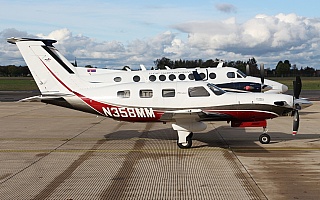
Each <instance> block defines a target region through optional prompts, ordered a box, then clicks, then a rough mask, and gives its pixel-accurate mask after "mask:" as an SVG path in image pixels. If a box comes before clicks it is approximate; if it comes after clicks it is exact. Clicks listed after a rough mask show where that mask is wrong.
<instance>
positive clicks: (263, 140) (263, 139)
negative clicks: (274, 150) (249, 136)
mask: <svg viewBox="0 0 320 200" xmlns="http://www.w3.org/2000/svg"><path fill="white" fill-rule="evenodd" d="M270 140H271V138H270V136H269V135H268V134H266V133H263V134H261V135H260V137H259V141H260V143H261V144H269V143H270Z"/></svg>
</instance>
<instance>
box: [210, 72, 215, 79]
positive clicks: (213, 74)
mask: <svg viewBox="0 0 320 200" xmlns="http://www.w3.org/2000/svg"><path fill="white" fill-rule="evenodd" d="M209 77H210V78H211V79H215V78H217V75H216V73H213V72H211V73H210V74H209Z"/></svg>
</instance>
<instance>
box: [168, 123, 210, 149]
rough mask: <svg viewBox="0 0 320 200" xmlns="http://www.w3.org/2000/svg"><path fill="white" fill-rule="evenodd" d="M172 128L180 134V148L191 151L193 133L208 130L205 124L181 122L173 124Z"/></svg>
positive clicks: (178, 143)
mask: <svg viewBox="0 0 320 200" xmlns="http://www.w3.org/2000/svg"><path fill="white" fill-rule="evenodd" d="M172 128H173V130H175V131H177V133H178V142H177V145H178V147H179V148H181V149H189V148H191V146H192V136H193V132H197V131H203V130H205V129H206V128H207V125H206V124H205V123H203V122H196V121H191V122H190V121H180V123H177V124H172Z"/></svg>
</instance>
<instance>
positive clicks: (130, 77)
mask: <svg viewBox="0 0 320 200" xmlns="http://www.w3.org/2000/svg"><path fill="white" fill-rule="evenodd" d="M76 70H77V73H78V75H79V77H81V78H82V79H83V80H85V81H88V82H90V83H94V84H103V83H108V84H121V83H134V82H144V83H146V82H185V81H193V80H194V75H193V71H197V72H198V73H199V75H200V77H201V78H202V79H203V80H204V81H207V82H210V83H213V84H215V85H217V86H218V87H220V88H222V89H224V90H229V91H235V92H243V91H249V92H261V90H262V91H263V89H262V87H263V86H261V79H260V78H257V77H253V76H247V75H245V74H244V73H243V72H241V71H240V70H238V69H236V68H232V67H219V68H193V69H186V68H179V69H168V70H141V71H124V70H110V69H103V68H102V69H101V68H83V67H76ZM264 85H266V86H269V87H268V88H269V89H267V90H265V91H264V92H267V93H284V92H286V91H287V90H288V87H287V86H286V85H283V84H281V83H279V82H276V81H272V80H268V79H265V80H264Z"/></svg>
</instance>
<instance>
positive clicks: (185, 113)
mask: <svg viewBox="0 0 320 200" xmlns="http://www.w3.org/2000/svg"><path fill="white" fill-rule="evenodd" d="M231 119H232V116H231V115H227V114H223V113H218V112H206V111H203V110H201V109H186V110H175V111H166V112H164V114H163V115H162V116H161V118H160V120H161V121H167V122H169V121H181V120H188V121H227V120H231Z"/></svg>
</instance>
